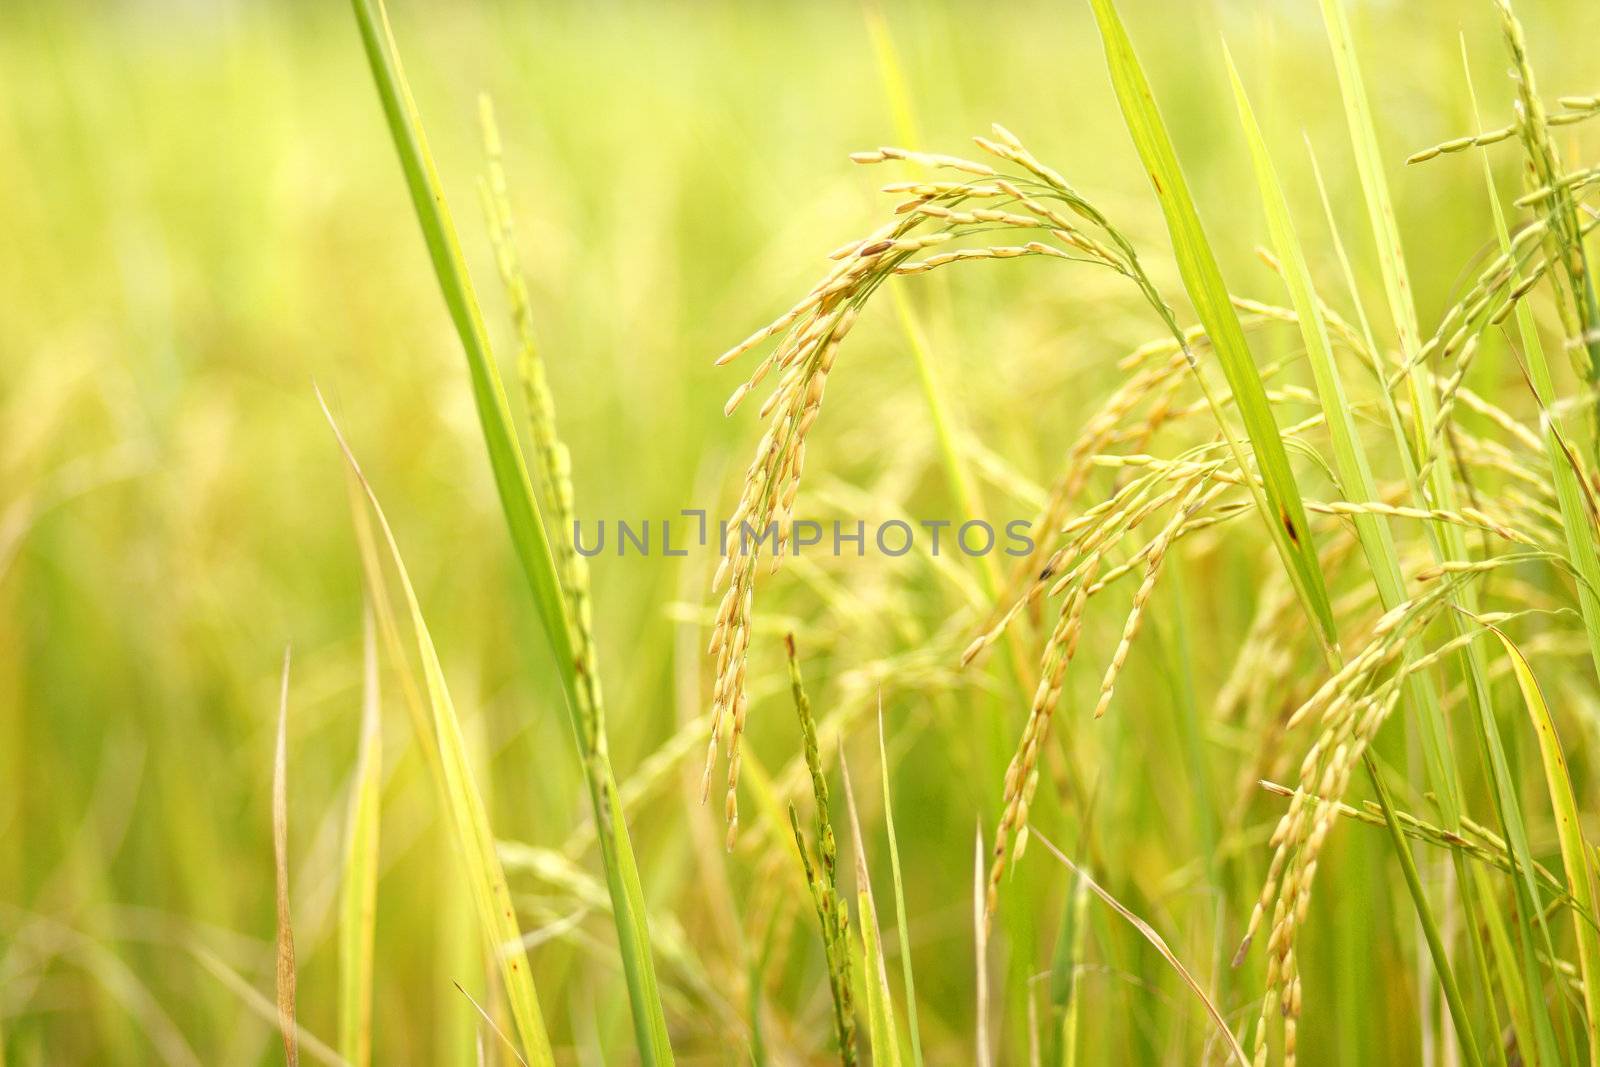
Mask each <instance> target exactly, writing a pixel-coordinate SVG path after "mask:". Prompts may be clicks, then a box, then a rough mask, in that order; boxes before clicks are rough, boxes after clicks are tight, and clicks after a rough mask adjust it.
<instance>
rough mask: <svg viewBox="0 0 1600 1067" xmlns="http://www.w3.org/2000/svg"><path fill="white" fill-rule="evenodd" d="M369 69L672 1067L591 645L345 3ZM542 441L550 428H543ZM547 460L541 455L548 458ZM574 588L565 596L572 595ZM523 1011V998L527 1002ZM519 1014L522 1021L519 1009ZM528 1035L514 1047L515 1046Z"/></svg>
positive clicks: (487, 359)
mask: <svg viewBox="0 0 1600 1067" xmlns="http://www.w3.org/2000/svg"><path fill="white" fill-rule="evenodd" d="M352 4H353V7H354V10H355V15H356V23H357V25H358V27H359V29H360V31H361V40H362V44H363V46H364V48H365V50H366V54H367V60H368V64H369V66H370V67H371V68H372V75H373V80H374V83H375V85H376V88H377V91H378V96H379V100H380V102H381V103H382V105H383V111H384V117H385V119H386V120H387V123H388V126H389V132H390V136H391V139H392V140H393V141H394V145H395V150H396V153H397V154H398V156H399V158H400V164H401V169H402V170H403V172H404V174H405V178H406V184H407V187H408V189H409V191H410V194H411V201H412V206H413V208H414V209H415V212H416V216H417V221H418V224H419V226H420V228H421V230H422V234H423V238H424V240H425V242H426V243H427V246H428V251H429V255H430V258H431V259H432V263H433V268H434V275H435V277H436V279H437V280H438V282H439V287H440V291H441V293H442V295H443V297H444V300H445V304H446V305H447V307H448V309H449V312H450V317H451V320H452V322H453V323H454V325H455V328H456V334H457V336H458V338H459V339H460V341H461V345H462V349H463V352H464V353H465V355H466V360H467V367H468V371H469V375H470V378H471V382H472V391H473V401H474V403H475V406H476V409H477V413H478V421H479V424H480V426H481V428H482V430H483V434H484V441H485V444H486V445H487V448H488V452H489V460H490V466H491V468H492V470H493V473H494V480H495V487H496V489H497V491H498V494H499V497H500V503H501V509H502V511H503V513H504V515H505V519H506V525H507V528H508V530H509V532H510V534H511V540H512V545H513V548H514V549H515V550H516V554H517V558H518V561H519V562H520V563H521V565H522V570H523V573H524V575H525V577H526V578H527V580H528V584H529V588H530V591H531V592H532V594H533V600H534V607H535V608H536V609H537V611H538V613H539V617H540V621H541V622H542V624H543V627H544V631H545V636H546V638H547V639H548V640H549V642H550V646H551V652H552V654H553V656H554V659H555V665H556V672H557V675H558V676H559V677H560V679H561V682H562V687H563V689H564V690H565V693H566V696H567V701H568V712H569V714H570V716H571V719H572V728H573V733H574V735H575V736H576V737H577V739H578V742H579V746H580V751H581V753H582V756H583V768H584V772H585V779H586V782H587V785H588V791H589V800H590V806H591V808H592V809H593V812H594V821H595V823H596V825H597V826H598V827H599V828H600V832H599V840H600V854H601V862H602V866H603V867H604V868H605V873H606V882H607V886H608V888H609V890H610V893H611V901H612V916H613V920H614V924H615V926H616V931H617V940H618V943H619V948H620V952H621V956H622V963H623V970H624V974H625V976H626V978H627V984H628V1003H629V1008H630V1010H631V1012H632V1016H633V1025H634V1037H635V1041H636V1044H637V1046H638V1048H639V1054H640V1056H641V1057H642V1058H643V1060H644V1062H646V1063H651V1064H655V1063H671V1062H672V1047H671V1041H670V1038H669V1036H668V1034H667V1025H666V1018H665V1015H664V1014H663V1012H662V1008H661V996H660V992H659V990H658V988H657V983H656V976H655V964H654V961H653V960H652V958H651V952H650V930H649V923H648V919H647V917H646V914H645V905H644V889H643V886H642V885H641V883H640V880H639V870H638V864H637V861H636V860H635V858H634V855H633V846H632V843H631V841H630V840H629V837H628V829H627V826H626V824H625V822H624V821H623V820H622V818H621V810H620V805H619V803H618V799H617V787H616V782H615V778H614V775H613V773H612V770H611V761H610V757H609V755H608V753H607V750H606V745H605V735H604V724H603V722H602V721H601V719H600V716H601V710H602V709H601V704H600V697H599V681H598V675H597V674H596V673H595V672H594V670H592V667H593V656H592V641H590V640H588V639H586V638H585V637H584V636H583V635H582V632H581V630H580V629H579V627H578V626H577V619H579V618H580V617H581V613H579V612H577V610H576V605H577V604H578V603H579V602H580V601H579V597H578V595H577V593H576V592H575V593H574V595H573V596H572V597H570V598H569V597H568V596H567V595H566V594H565V593H564V591H563V588H562V580H561V573H560V571H559V569H558V566H557V563H556V558H555V556H554V555H553V553H552V551H551V546H550V539H549V537H548V536H547V533H546V528H545V524H544V519H543V516H542V514H541V512H540V509H539V504H538V501H537V500H536V499H535V497H534V493H533V488H532V485H531V484H530V480H529V475H528V467H527V463H526V461H525V460H524V458H523V455H522V450H521V448H520V447H519V445H518V444H517V439H516V434H515V433H514V432H513V430H512V427H511V415H510V409H509V405H508V403H507V401H506V393H505V387H504V386H503V385H502V383H501V381H500V375H499V372H498V371H497V370H496V368H495V362H494V356H493V352H492V350H491V347H490V345H489V339H488V332H487V330H486V329H485V327H484V324H483V316H482V313H481V312H480V311H479V309H478V301H477V296H476V294H475V293H474V291H473V288H472V284H471V280H470V278H469V276H468V274H467V270H466V265H465V262H464V261H463V258H462V254H461V247H460V242H459V240H458V239H457V237H456V232H455V225H454V223H453V221H452V220H451V217H450V213H449V207H448V204H447V203H446V200H445V197H444V193H443V190H442V188H441V185H440V182H439V178H438V174H437V172H436V170H435V167H434V164H433V158H432V154H431V153H430V151H429V149H428V143H427V138H426V136H425V134H424V133H423V129H422V121H421V117H420V115H419V113H418V111H417V107H416V102H415V101H414V100H413V99H412V96H411V91H410V87H409V86H408V85H407V83H406V80H405V73H404V71H403V69H402V67H401V65H400V58H399V54H398V48H397V46H396V44H395V41H394V34H393V32H392V30H391V28H390V26H389V21H388V14H387V12H386V10H385V8H384V6H383V2H382V0H352ZM549 430H550V435H551V437H552V438H553V435H554V425H553V422H551V423H549ZM547 454H548V450H547ZM575 588H576V587H575ZM526 999H528V1000H529V1002H530V1003H531V997H528V998H526ZM524 1014H525V1015H527V1014H528V1013H527V1011H526V1006H525V1008H524ZM526 1037H527V1035H526V1034H525V1035H524V1039H525V1040H526Z"/></svg>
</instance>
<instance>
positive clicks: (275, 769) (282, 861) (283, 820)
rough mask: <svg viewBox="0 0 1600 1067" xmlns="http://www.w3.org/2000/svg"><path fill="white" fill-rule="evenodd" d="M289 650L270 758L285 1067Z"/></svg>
mask: <svg viewBox="0 0 1600 1067" xmlns="http://www.w3.org/2000/svg"><path fill="white" fill-rule="evenodd" d="M288 777H289V650H288V649H287V648H285V649H284V650H283V684H282V687H281V690H280V693H279V697H278V743H277V749H276V752H275V754H274V756H273V759H272V856H273V860H274V864H273V866H274V868H275V871H274V873H275V875H276V878H275V880H274V882H273V887H274V895H275V897H276V899H277V903H278V937H277V946H278V949H277V961H278V967H277V980H276V983H275V987H276V989H277V993H278V1029H279V1031H280V1032H281V1033H282V1034H283V1055H284V1059H285V1060H286V1061H287V1062H288V1064H289V1067H295V1065H296V1064H298V1063H299V1062H300V1045H299V1041H298V1039H297V1037H296V1034H295V1013H294V993H295V971H294V926H293V924H292V923H291V922H290V918H289V797H288Z"/></svg>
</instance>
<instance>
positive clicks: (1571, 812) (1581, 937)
mask: <svg viewBox="0 0 1600 1067" xmlns="http://www.w3.org/2000/svg"><path fill="white" fill-rule="evenodd" d="M1487 628H1488V629H1489V630H1490V631H1491V632H1492V633H1493V634H1494V635H1495V636H1496V637H1498V638H1499V639H1500V644H1501V646H1502V647H1503V648H1504V649H1505V652H1506V656H1507V657H1508V658H1509V659H1510V660H1511V664H1512V670H1513V672H1514V673H1515V675H1516V679H1517V688H1518V689H1519V690H1520V691H1521V693H1522V701H1523V705H1524V706H1525V707H1526V709H1527V712H1528V718H1529V720H1530V721H1531V722H1532V725H1533V729H1534V734H1535V735H1536V736H1537V738H1538V741H1539V758H1540V761H1541V763H1542V765H1543V768H1544V776H1545V785H1546V787H1547V788H1548V790H1549V793H1550V806H1551V808H1552V809H1553V811H1554V812H1555V818H1556V839H1557V840H1558V841H1559V842H1560V845H1561V862H1562V865H1563V866H1564V867H1565V868H1566V872H1567V889H1568V892H1569V893H1570V895H1571V897H1572V901H1573V918H1572V925H1573V932H1574V934H1575V936H1576V940H1577V943H1578V968H1579V973H1580V976H1581V978H1582V982H1583V1007H1584V1012H1583V1016H1584V1030H1585V1034H1586V1037H1587V1044H1588V1047H1589V1063H1590V1064H1591V1065H1593V1064H1596V1063H1600V1010H1597V1007H1596V1005H1597V1001H1600V988H1596V985H1595V982H1596V980H1597V978H1600V975H1597V972H1596V968H1597V967H1600V934H1597V933H1596V921H1597V920H1600V916H1597V915H1596V913H1595V904H1594V902H1595V887H1594V871H1593V869H1592V867H1591V864H1592V861H1593V860H1592V853H1591V850H1590V848H1589V845H1588V843H1587V842H1586V841H1585V840H1584V837H1583V828H1582V825H1581V824H1580V823H1579V820H1578V802H1577V800H1576V798H1575V797H1574V796H1573V793H1572V776H1571V774H1570V773H1569V772H1568V770H1567V758H1566V756H1565V754H1564V753H1563V751H1562V748H1561V738H1560V736H1559V735H1558V734H1557V733H1556V727H1555V721H1554V720H1553V719H1552V718H1551V716H1550V708H1549V706H1548V705H1547V704H1546V703H1545V698H1544V693H1543V691H1542V690H1541V689H1540V687H1539V682H1538V680H1537V679H1536V678H1534V676H1533V668H1531V667H1530V666H1529V665H1528V661H1527V659H1525V658H1524V657H1523V655H1522V652H1521V650H1520V649H1518V648H1517V646H1516V645H1515V644H1513V643H1512V641H1511V638H1510V637H1508V636H1506V632H1505V631H1504V630H1502V629H1500V628H1499V627H1497V626H1488V627H1487Z"/></svg>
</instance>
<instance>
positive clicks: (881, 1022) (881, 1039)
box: [839, 748, 900, 1067]
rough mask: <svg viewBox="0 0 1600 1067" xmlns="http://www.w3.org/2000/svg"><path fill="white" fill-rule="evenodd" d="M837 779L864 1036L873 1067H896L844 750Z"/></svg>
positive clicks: (896, 1044) (889, 1003) (878, 938)
mask: <svg viewBox="0 0 1600 1067" xmlns="http://www.w3.org/2000/svg"><path fill="white" fill-rule="evenodd" d="M839 777H840V778H841V779H842V780H843V781H844V801H845V810H846V811H848V812H849V813H850V838H851V841H852V842H853V843H854V845H855V856H856V914H857V915H858V916H859V917H860V920H861V954H862V963H863V967H862V984H863V985H864V986H865V987H866V994H867V1026H868V1029H867V1036H868V1039H869V1041H870V1042H871V1045H872V1062H873V1063H874V1064H885V1065H894V1067H898V1065H899V1063H900V1038H899V1035H898V1034H897V1033H896V1032H895V1025H894V999H893V997H892V996H891V995H890V993H889V970H888V968H887V966H885V964H884V961H883V937H882V935H881V934H880V932H879V930H878V907H877V904H876V903H875V902H874V901H873V899H872V876H871V874H870V873H869V872H868V871H867V850H866V847H865V846H864V845H863V844H862V841H861V818H860V816H859V815H858V814H857V812H856V796H855V790H854V789H852V788H851V786H850V768H849V767H847V766H846V765H845V760H844V749H843V748H841V749H840V750H839Z"/></svg>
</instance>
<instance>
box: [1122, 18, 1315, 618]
mask: <svg viewBox="0 0 1600 1067" xmlns="http://www.w3.org/2000/svg"><path fill="white" fill-rule="evenodd" d="M1090 3H1091V5H1092V6H1093V8H1094V15H1095V20H1096V22H1097V23H1098V24H1099V27H1100V36H1101V39H1102V40H1103V41H1104V43H1105V52H1106V62H1107V65H1108V66H1109V67H1110V70H1111V83H1112V85H1113V87H1114V88H1115V89H1116V93H1117V101H1118V103H1119V104H1120V105H1121V108H1122V117H1123V120H1124V122H1125V124H1126V125H1127V127H1128V133H1129V134H1130V135H1131V136H1132V138H1133V142H1134V146H1135V147H1136V148H1138V150H1139V158H1140V159H1142V160H1143V161H1144V166H1145V170H1146V172H1147V173H1148V174H1149V176H1150V183H1151V185H1152V186H1154V187H1155V191H1156V196H1157V198H1158V199H1159V200H1160V202H1161V210H1162V214H1163V215H1165V216H1166V221H1167V230H1168V232H1169V233H1170V234H1171V236H1172V247H1173V253H1174V255H1175V256H1176V257H1177V262H1178V270H1179V273H1180V274H1181V275H1182V277H1183V284H1184V288H1185V289H1187V290H1188V293H1189V299H1190V300H1191V301H1192V302H1193V303H1194V307H1195V311H1196V313H1198V314H1199V316H1200V321H1201V323H1202V324H1203V325H1204V326H1205V329H1206V333H1207V335H1208V336H1209V337H1210V340H1211V346H1212V348H1213V349H1214V350H1215V351H1216V353H1217V358H1218V360H1219V362H1220V363H1221V364H1222V371H1223V374H1224V375H1225V376H1226V378H1227V380H1228V386H1229V388H1230V389H1231V390H1232V391H1233V398H1234V403H1235V404H1236V405H1237V406H1238V409H1239V413H1240V415H1241V416H1242V418H1243V419H1244V428H1245V433H1246V435H1247V436H1248V437H1249V439H1250V445H1251V448H1252V450H1253V451H1254V453H1255V460H1256V464H1257V466H1258V467H1259V469H1260V472H1261V480H1262V482H1263V485H1264V493H1265V501H1264V504H1265V506H1264V507H1262V513H1263V515H1262V517H1263V519H1264V520H1265V521H1266V523H1267V528H1268V531H1269V533H1270V535H1271V538H1272V543H1273V544H1274V546H1276V548H1277V550H1278V553H1279V555H1280V556H1281V557H1282V558H1283V563H1284V566H1285V567H1286V568H1287V569H1288V572H1289V578H1290V581H1291V582H1292V583H1293V585H1294V587H1295V590H1296V592H1297V593H1298V594H1299V596H1300V599H1301V602H1302V604H1304V606H1305V608H1306V610H1307V613H1308V614H1310V615H1311V617H1312V618H1313V620H1315V622H1316V625H1317V631H1318V634H1319V636H1320V637H1321V639H1322V642H1323V644H1324V645H1325V646H1326V647H1327V648H1328V649H1334V648H1337V647H1338V644H1339V639H1338V631H1337V628H1336V626H1335V624H1334V619H1333V609H1332V606H1331V605H1330V603H1329V601H1328V592H1327V588H1326V586H1325V585H1324V583H1323V578H1322V569H1321V567H1320V566H1319V564H1318V562H1317V550H1316V545H1315V544H1313V542H1312V539H1311V527H1310V525H1309V524H1308V523H1307V521H1306V514H1305V507H1304V505H1303V504H1302V502H1301V495H1300V489H1299V486H1298V485H1297V483H1296V481H1295V476H1294V470H1293V468H1291V467H1290V466H1289V456H1288V452H1287V451H1286V450H1285V449H1284V446H1283V438H1282V436H1281V435H1280V433H1279V430H1278V424H1277V420H1276V419H1275V418H1274V417H1273V414H1272V407H1271V405H1270V404H1269V403H1268V401H1267V391H1266V386H1265V385H1263V384H1262V381H1261V373H1260V371H1259V370H1258V369H1257V367H1256V364H1255V360H1254V358H1253V357H1252V356H1251V354H1250V346H1249V344H1248V343H1247V342H1246V341H1245V337H1244V329H1243V327H1241V326H1240V325H1239V316H1238V313H1237V312H1235V311H1234V308H1233V303H1232V300H1231V298H1230V297H1229V295H1228V287H1227V285H1226V283H1224V281H1223V279H1222V271H1221V269H1220V268H1219V267H1218V266H1217V260H1216V256H1215V255H1214V254H1213V253H1212V251H1211V245H1210V242H1209V241H1208V240H1207V238H1206V234H1205V230H1204V228H1203V227H1202V226H1201V224H1200V215H1199V212H1198V211H1197V210H1196V209H1195V205H1194V200H1193V198H1192V197H1191V196H1190V195H1189V187H1188V184H1187V183H1186V182H1185V180H1184V177H1183V170H1182V169H1181V168H1180V167H1179V165H1178V157H1177V154H1176V152H1175V151H1174V150H1173V147H1172V139H1171V138H1170V137H1169V136H1168V134H1167V129H1166V126H1165V124H1164V123H1163V122H1162V119H1161V113H1160V112H1159V111H1158V110H1157V109H1156V102H1155V97H1154V96H1153V95H1152V94H1151V92H1150V83H1149V81H1148V80H1147V79H1146V78H1145V74H1144V70H1143V68H1142V67H1141V66H1140V65H1139V59H1138V56H1136V55H1135V54H1134V51H1133V43H1132V42H1131V41H1130V40H1129V39H1128V33H1127V30H1126V29H1125V28H1124V26H1123V24H1122V19H1121V17H1120V16H1119V15H1118V14H1117V8H1116V4H1115V0H1090ZM1252 484H1253V483H1252ZM1260 503H1262V501H1260V500H1258V504H1260Z"/></svg>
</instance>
